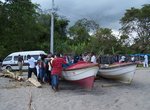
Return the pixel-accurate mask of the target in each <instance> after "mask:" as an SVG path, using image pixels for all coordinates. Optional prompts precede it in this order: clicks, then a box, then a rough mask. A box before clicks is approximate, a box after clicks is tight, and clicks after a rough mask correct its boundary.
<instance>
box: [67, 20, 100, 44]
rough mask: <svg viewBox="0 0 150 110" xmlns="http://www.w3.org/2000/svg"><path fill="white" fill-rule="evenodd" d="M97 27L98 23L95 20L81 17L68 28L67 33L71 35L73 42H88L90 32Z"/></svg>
mask: <svg viewBox="0 0 150 110" xmlns="http://www.w3.org/2000/svg"><path fill="white" fill-rule="evenodd" d="M98 27H99V25H98V24H96V23H95V21H93V20H87V19H85V18H83V19H81V20H78V21H77V22H76V23H75V24H74V25H73V26H72V27H70V28H69V35H70V37H73V39H74V43H78V42H79V41H80V42H88V40H89V38H90V33H94V32H95V31H96V30H97V29H98Z"/></svg>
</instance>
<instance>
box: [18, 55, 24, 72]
mask: <svg viewBox="0 0 150 110" xmlns="http://www.w3.org/2000/svg"><path fill="white" fill-rule="evenodd" d="M22 66H23V57H22V56H21V55H18V67H19V72H20V74H22Z"/></svg>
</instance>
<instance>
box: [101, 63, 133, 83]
mask: <svg viewBox="0 0 150 110" xmlns="http://www.w3.org/2000/svg"><path fill="white" fill-rule="evenodd" d="M135 71H136V64H124V65H117V66H114V67H107V68H100V69H99V75H100V76H102V77H104V78H109V79H115V80H117V81H119V82H122V83H131V82H132V80H133V77H134V74H135Z"/></svg>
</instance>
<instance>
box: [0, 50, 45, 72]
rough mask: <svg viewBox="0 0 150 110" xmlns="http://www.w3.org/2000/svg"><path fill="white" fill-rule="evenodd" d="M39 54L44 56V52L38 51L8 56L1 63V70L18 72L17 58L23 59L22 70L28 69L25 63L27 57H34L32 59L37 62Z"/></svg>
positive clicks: (15, 53)
mask: <svg viewBox="0 0 150 110" xmlns="http://www.w3.org/2000/svg"><path fill="white" fill-rule="evenodd" d="M40 54H44V55H46V53H45V52H44V51H41V50H38V51H22V52H14V53H11V54H9V55H8V56H7V57H6V58H5V59H4V60H3V62H2V70H4V69H8V70H18V69H19V68H18V64H17V63H18V56H19V55H20V56H22V57H23V61H24V63H23V68H22V69H23V70H27V69H28V63H27V55H31V57H34V59H35V60H36V61H37V60H38V58H39V56H40Z"/></svg>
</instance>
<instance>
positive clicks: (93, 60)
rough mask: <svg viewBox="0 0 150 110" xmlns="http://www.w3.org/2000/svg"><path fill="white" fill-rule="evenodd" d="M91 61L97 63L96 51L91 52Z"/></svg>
mask: <svg viewBox="0 0 150 110" xmlns="http://www.w3.org/2000/svg"><path fill="white" fill-rule="evenodd" d="M91 63H95V64H96V56H95V54H94V52H92V53H91Z"/></svg>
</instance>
